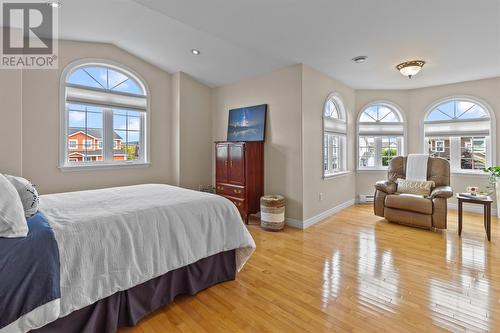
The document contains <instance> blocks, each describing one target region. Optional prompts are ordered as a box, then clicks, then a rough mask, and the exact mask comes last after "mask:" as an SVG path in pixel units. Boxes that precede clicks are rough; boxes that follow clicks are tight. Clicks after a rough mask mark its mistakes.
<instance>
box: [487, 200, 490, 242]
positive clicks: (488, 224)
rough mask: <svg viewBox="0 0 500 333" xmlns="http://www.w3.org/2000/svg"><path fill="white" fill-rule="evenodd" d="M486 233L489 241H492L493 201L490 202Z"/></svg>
mask: <svg viewBox="0 0 500 333" xmlns="http://www.w3.org/2000/svg"><path fill="white" fill-rule="evenodd" d="M486 235H487V236H488V241H491V203H488V216H487V220H486Z"/></svg>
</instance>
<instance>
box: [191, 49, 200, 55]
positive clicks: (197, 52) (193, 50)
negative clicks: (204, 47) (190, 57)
mask: <svg viewBox="0 0 500 333" xmlns="http://www.w3.org/2000/svg"><path fill="white" fill-rule="evenodd" d="M191 53H192V54H194V55H200V53H201V52H200V50H197V49H192V50H191Z"/></svg>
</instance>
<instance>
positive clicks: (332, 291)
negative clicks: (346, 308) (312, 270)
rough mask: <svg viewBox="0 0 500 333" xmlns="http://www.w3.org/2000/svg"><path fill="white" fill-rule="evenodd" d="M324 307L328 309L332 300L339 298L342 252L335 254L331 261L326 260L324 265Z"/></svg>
mask: <svg viewBox="0 0 500 333" xmlns="http://www.w3.org/2000/svg"><path fill="white" fill-rule="evenodd" d="M323 266H324V267H323V295H322V296H323V307H327V306H328V303H329V302H330V300H331V298H337V297H338V296H339V291H340V285H341V279H342V267H341V266H340V252H339V251H338V250H337V251H335V252H334V253H333V256H332V259H331V260H328V259H327V260H325V262H324V265H323Z"/></svg>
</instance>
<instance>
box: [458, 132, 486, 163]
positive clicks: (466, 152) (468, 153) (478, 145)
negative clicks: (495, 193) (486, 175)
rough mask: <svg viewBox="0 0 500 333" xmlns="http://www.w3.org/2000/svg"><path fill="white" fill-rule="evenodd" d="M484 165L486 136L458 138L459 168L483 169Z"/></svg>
mask: <svg viewBox="0 0 500 333" xmlns="http://www.w3.org/2000/svg"><path fill="white" fill-rule="evenodd" d="M485 165H486V138H485V137H461V138H460V168H462V169H465V170H483V169H484V168H485Z"/></svg>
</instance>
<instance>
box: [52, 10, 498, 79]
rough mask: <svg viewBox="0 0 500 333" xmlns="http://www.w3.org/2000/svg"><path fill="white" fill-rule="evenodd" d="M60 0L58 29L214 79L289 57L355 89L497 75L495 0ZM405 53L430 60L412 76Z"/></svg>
mask: <svg viewBox="0 0 500 333" xmlns="http://www.w3.org/2000/svg"><path fill="white" fill-rule="evenodd" d="M60 1H61V2H62V3H63V6H62V7H61V8H60V9H59V10H60V14H59V20H60V37H61V38H65V39H72V40H84V41H99V42H109V43H113V44H115V45H117V46H119V47H121V48H123V49H125V50H127V51H128V52H130V53H132V54H135V55H137V56H139V57H141V58H143V59H145V60H147V61H149V62H151V63H153V64H155V65H157V66H159V67H161V68H163V69H165V70H167V71H169V72H176V71H179V70H181V71H184V72H186V73H188V74H190V75H192V76H193V77H195V78H197V79H199V80H201V81H202V82H205V83H207V84H209V85H211V86H218V85H223V84H227V83H231V82H235V81H238V80H241V79H243V78H246V77H251V76H255V75H258V74H261V73H265V72H268V71H270V70H273V69H277V68H281V67H284V66H287V65H290V64H293V63H304V64H307V65H310V66H312V67H314V68H316V69H317V70H319V71H321V72H323V73H325V74H327V75H330V76H332V77H334V78H336V79H338V80H340V81H342V82H344V83H346V84H347V85H349V86H351V87H353V88H358V89H409V88H417V87H424V86H432V85H439V84H446V83H453V82H460V81H466V80H474V79H480V78H488V77H494V76H500V1H498V0H474V1H471V0H438V1H415V0H413V1H408V0H307V1H304V0H251V1H249V0H210V1H208V0H84V1H82V0H60ZM193 48H196V49H199V50H200V51H201V55H199V56H194V55H193V54H191V49H193ZM358 55H366V56H368V60H367V61H366V62H365V63H363V64H356V63H354V62H353V61H352V60H351V59H352V58H353V57H355V56H358ZM411 59H423V60H425V61H427V64H426V65H425V66H424V69H423V70H422V72H421V73H420V74H418V75H417V76H415V77H414V78H412V79H411V80H409V79H408V78H405V77H403V76H402V75H401V74H399V73H398V72H397V71H396V70H395V66H396V64H398V63H399V62H402V61H405V60H411Z"/></svg>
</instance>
